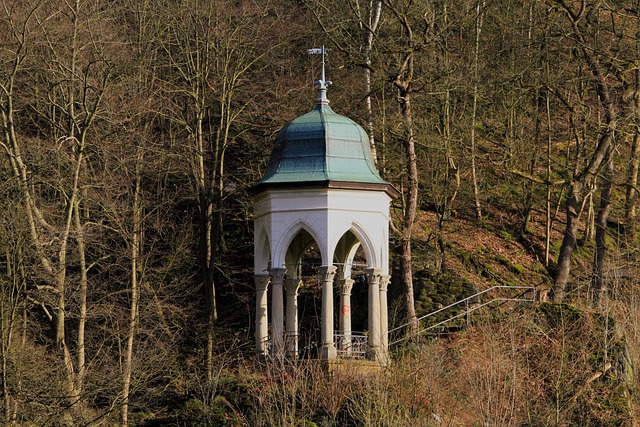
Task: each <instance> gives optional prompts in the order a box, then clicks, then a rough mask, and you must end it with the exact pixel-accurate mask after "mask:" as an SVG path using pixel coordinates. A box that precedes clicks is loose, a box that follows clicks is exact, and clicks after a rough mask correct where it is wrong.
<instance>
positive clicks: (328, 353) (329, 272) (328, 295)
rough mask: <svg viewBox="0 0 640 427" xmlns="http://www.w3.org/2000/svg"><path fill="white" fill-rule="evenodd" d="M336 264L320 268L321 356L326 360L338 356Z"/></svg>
mask: <svg viewBox="0 0 640 427" xmlns="http://www.w3.org/2000/svg"><path fill="white" fill-rule="evenodd" d="M336 270H337V268H336V266H335V265H323V266H322V267H320V268H319V269H318V274H319V276H320V278H321V280H322V327H321V329H320V336H321V337H320V338H321V341H322V346H321V347H320V358H321V359H325V360H330V359H335V358H336V357H337V356H338V352H337V351H336V346H335V344H334V343H333V277H334V276H335V274H336Z"/></svg>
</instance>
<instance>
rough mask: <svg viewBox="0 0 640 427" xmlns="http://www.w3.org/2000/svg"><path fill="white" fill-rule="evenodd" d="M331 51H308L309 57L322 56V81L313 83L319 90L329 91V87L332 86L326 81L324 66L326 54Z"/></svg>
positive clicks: (315, 49)
mask: <svg viewBox="0 0 640 427" xmlns="http://www.w3.org/2000/svg"><path fill="white" fill-rule="evenodd" d="M328 51H329V49H327V48H325V47H324V46H322V47H314V48H312V49H309V50H307V53H308V54H309V55H322V74H321V75H320V79H319V80H316V81H315V82H313V84H314V85H317V86H318V88H319V89H327V87H328V86H329V85H330V84H331V82H330V81H327V80H325V75H324V65H325V53H326V52H328Z"/></svg>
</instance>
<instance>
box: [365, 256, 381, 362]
mask: <svg viewBox="0 0 640 427" xmlns="http://www.w3.org/2000/svg"><path fill="white" fill-rule="evenodd" d="M380 276H381V270H380V269H378V268H367V279H368V281H369V295H368V297H369V351H368V352H367V357H368V358H369V359H371V360H376V361H380V360H382V354H381V351H380V349H381V347H380V344H381V339H380V338H381V337H380V332H381V331H380Z"/></svg>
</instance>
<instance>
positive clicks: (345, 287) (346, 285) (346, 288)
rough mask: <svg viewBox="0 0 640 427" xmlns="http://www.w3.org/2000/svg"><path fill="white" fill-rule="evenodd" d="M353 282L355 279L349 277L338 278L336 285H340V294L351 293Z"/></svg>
mask: <svg viewBox="0 0 640 427" xmlns="http://www.w3.org/2000/svg"><path fill="white" fill-rule="evenodd" d="M354 283H355V280H353V279H351V278H347V279H340V280H338V285H339V286H340V295H351V290H352V289H353V284H354Z"/></svg>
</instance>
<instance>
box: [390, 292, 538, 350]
mask: <svg viewBox="0 0 640 427" xmlns="http://www.w3.org/2000/svg"><path fill="white" fill-rule="evenodd" d="M498 289H506V290H509V291H519V293H518V294H517V295H515V296H514V295H511V296H496V297H493V298H490V299H488V300H486V301H482V299H483V298H482V297H483V296H484V295H485V294H488V293H489V292H492V291H496V290H498ZM527 295H530V296H527ZM507 301H517V302H534V301H535V288H534V287H533V286H493V287H491V288H489V289H485V290H484V291H481V292H478V293H477V294H474V295H471V296H469V297H467V298H464V299H461V300H460V301H456V302H454V303H453V304H449V305H448V306H446V307H442V308H440V309H438V310H436V311H434V312H431V313H429V314H426V315H424V316H422V317H420V318H418V320H417V321H418V325H422V324H423V323H426V322H425V320H427V319H429V318H432V317H434V316H436V315H438V314H440V313H445V312H447V311H454V313H455V314H452V315H450V316H448V317H446V318H445V319H443V320H441V321H438V322H436V323H435V324H433V325H429V326H427V327H422V328H421V327H420V326H419V327H418V328H419V329H418V331H417V332H415V333H411V332H410V329H411V325H412V324H411V323H406V324H404V325H401V326H398V327H397V328H393V329H391V330H390V331H389V337H390V338H391V337H393V336H394V335H395V336H396V337H397V336H401V337H400V338H397V339H395V340H392V341H391V342H390V343H389V347H392V346H396V345H398V344H400V343H402V342H406V341H408V340H409V339H412V338H415V337H419V336H420V335H422V334H424V333H425V332H428V331H430V330H433V329H435V328H438V327H441V326H444V325H446V324H448V323H450V322H453V321H454V320H457V319H462V318H464V319H465V320H466V322H465V325H466V326H468V325H469V322H470V315H471V313H473V312H474V311H476V310H479V309H481V308H482V307H485V306H487V305H490V304H493V303H496V302H507ZM461 308H464V310H461ZM458 310H460V311H458ZM403 331H405V332H404V333H402V332H403Z"/></svg>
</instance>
